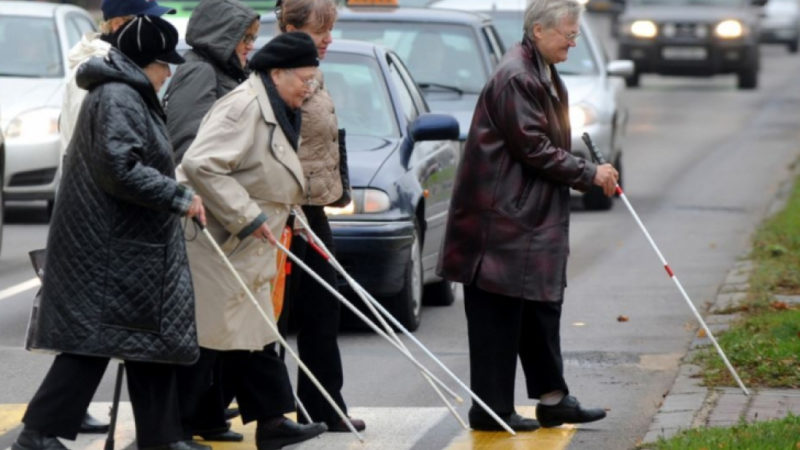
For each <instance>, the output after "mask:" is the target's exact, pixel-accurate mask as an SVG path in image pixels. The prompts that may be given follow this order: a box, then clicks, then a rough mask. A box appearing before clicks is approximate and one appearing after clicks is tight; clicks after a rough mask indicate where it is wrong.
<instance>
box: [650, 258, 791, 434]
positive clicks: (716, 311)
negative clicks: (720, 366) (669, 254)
mask: <svg viewBox="0 0 800 450" xmlns="http://www.w3.org/2000/svg"><path fill="white" fill-rule="evenodd" d="M752 270H753V266H752V264H751V263H750V262H749V261H742V262H740V263H738V264H737V265H736V266H734V267H733V269H731V271H730V272H729V273H728V276H727V278H726V280H725V282H724V284H723V285H722V286H721V288H720V290H719V293H718V295H717V297H716V300H715V302H714V304H713V305H711V306H710V307H709V309H708V314H706V315H704V319H705V321H706V324H707V325H708V327H709V329H710V330H711V332H712V333H713V334H714V336H715V337H717V336H718V334H719V332H721V331H724V330H725V329H727V328H728V327H729V326H730V324H731V322H732V321H734V320H736V319H737V318H738V317H739V316H738V315H737V314H723V312H724V311H729V310H730V308H732V307H734V306H736V305H737V304H738V303H739V302H740V301H741V300H743V299H744V298H745V296H746V293H747V288H748V284H747V280H748V279H749V276H750V273H751V272H752ZM776 299H777V300H779V301H782V302H786V303H789V304H795V305H797V304H800V296H797V297H788V296H776ZM710 345H712V343H711V340H710V339H709V338H708V337H697V335H696V337H695V339H694V340H693V341H692V344H691V346H690V350H689V352H688V353H687V354H686V356H684V358H683V363H682V364H681V367H680V369H679V371H678V376H677V378H676V379H675V384H674V385H673V386H672V389H670V391H669V392H668V393H667V395H666V396H665V397H664V401H663V403H662V404H661V408H660V409H659V411H658V414H656V416H655V417H654V418H653V422H652V424H651V425H650V430H649V431H648V433H647V435H645V437H644V439H643V441H642V442H643V443H651V442H655V441H657V440H658V439H659V438H661V437H663V438H669V437H672V436H673V435H675V434H676V433H677V432H679V431H681V430H687V429H690V428H704V427H727V426H731V425H736V424H738V423H740V422H741V421H742V420H744V421H747V422H754V421H762V420H772V419H780V418H783V417H786V415H787V414H788V413H790V412H791V413H793V414H795V415H800V389H756V388H751V387H749V386H748V390H749V391H750V396H746V395H744V393H743V392H742V390H741V389H739V388H738V387H726V388H707V387H705V386H702V385H701V382H702V380H701V378H700V377H699V372H700V368H699V367H698V366H696V365H693V364H691V363H689V362H688V361H692V359H693V356H694V355H695V353H696V352H697V351H699V350H698V349H699V348H700V347H706V346H710Z"/></svg>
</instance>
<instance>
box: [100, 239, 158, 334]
mask: <svg viewBox="0 0 800 450" xmlns="http://www.w3.org/2000/svg"><path fill="white" fill-rule="evenodd" d="M110 251H111V257H110V262H111V263H110V264H109V267H108V269H107V275H106V277H107V281H106V283H107V284H106V289H105V293H106V295H105V299H104V302H103V323H104V324H105V325H109V326H115V327H120V328H125V329H130V330H139V331H149V332H154V333H158V332H160V331H161V307H162V305H163V301H164V278H165V273H166V251H167V246H166V245H162V244H149V243H144V242H137V241H127V240H121V239H112V241H111V249H110Z"/></svg>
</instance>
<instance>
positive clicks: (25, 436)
mask: <svg viewBox="0 0 800 450" xmlns="http://www.w3.org/2000/svg"><path fill="white" fill-rule="evenodd" d="M11 450H67V447H66V446H65V445H64V444H62V443H61V441H59V440H58V439H57V438H55V437H53V436H45V435H44V434H42V433H40V432H38V431H34V430H31V429H29V428H23V429H22V432H21V433H20V434H19V436H17V440H16V442H14V443H13V444H11Z"/></svg>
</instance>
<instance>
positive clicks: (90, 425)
mask: <svg viewBox="0 0 800 450" xmlns="http://www.w3.org/2000/svg"><path fill="white" fill-rule="evenodd" d="M79 432H80V433H98V434H102V433H108V424H107V423H103V422H100V421H99V420H97V419H95V418H94V417H92V415H91V414H89V413H88V412H87V413H86V414H84V415H83V420H82V421H81V427H80V429H79Z"/></svg>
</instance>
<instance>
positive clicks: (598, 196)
mask: <svg viewBox="0 0 800 450" xmlns="http://www.w3.org/2000/svg"><path fill="white" fill-rule="evenodd" d="M525 4H526V2H525V0H439V1H435V2H433V3H431V4H430V7H432V8H448V9H449V8H453V9H460V10H468V11H473V12H480V13H484V14H488V15H489V16H491V18H492V21H493V22H494V25H495V29H496V30H497V31H498V32H499V33H500V38H501V39H502V41H503V44H504V46H505V48H510V47H511V46H512V45H514V44H516V43H517V42H519V41H520V40H521V39H522V35H523V30H522V28H523V27H522V22H523V13H524V10H525ZM633 69H634V68H633V62H631V61H627V60H624V61H623V60H620V61H610V62H609V61H608V57H607V55H606V52H605V49H604V48H603V46H602V44H601V43H600V41H599V40H598V39H597V38H596V37H595V35H594V33H593V32H592V29H591V27H590V26H589V24H588V23H587V22H586V21H583V22H582V23H581V34H580V36H579V37H578V39H577V46H576V47H575V48H573V49H571V50H570V52H569V59H567V60H566V61H564V62H563V63H560V64H559V65H558V73H559V74H560V75H561V77H562V79H563V80H564V83H565V84H566V85H567V91H568V92H569V110H570V124H571V126H572V149H573V151H574V152H575V153H576V154H578V155H580V156H581V157H583V158H587V159H589V158H590V155H589V151H588V149H587V148H586V145H585V144H584V143H583V141H582V139H581V135H582V134H583V133H584V132H586V133H589V135H591V137H592V140H593V141H594V143H595V144H596V145H597V147H598V148H599V149H600V151H601V152H602V153H603V156H604V157H605V158H606V160H607V161H610V162H612V163H613V164H614V166H615V167H616V168H617V169H618V170H619V172H620V176H622V140H623V138H624V136H625V131H626V126H627V123H628V109H627V108H626V107H625V105H624V104H623V102H622V100H621V94H622V92H623V91H624V89H625V81H624V77H626V76H629V75H631V74H632V73H633ZM583 203H584V206H585V207H586V209H593V210H606V209H609V208H611V207H612V206H613V201H612V199H610V198H608V197H606V196H605V195H603V192H602V191H601V190H600V189H599V188H595V189H592V190H590V191H589V192H587V193H586V194H584V195H583Z"/></svg>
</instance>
